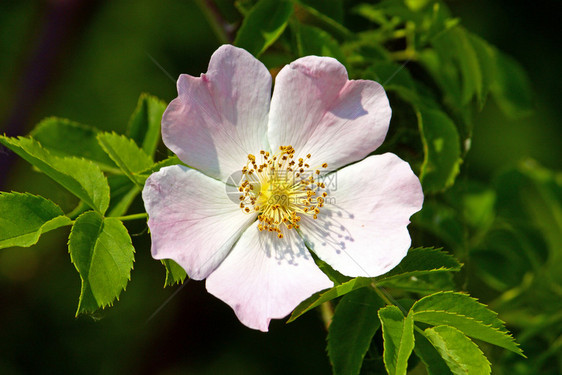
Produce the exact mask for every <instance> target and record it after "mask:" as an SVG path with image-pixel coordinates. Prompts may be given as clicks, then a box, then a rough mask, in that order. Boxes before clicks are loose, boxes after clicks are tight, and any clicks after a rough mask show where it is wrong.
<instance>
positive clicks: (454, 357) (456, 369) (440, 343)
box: [424, 325, 492, 375]
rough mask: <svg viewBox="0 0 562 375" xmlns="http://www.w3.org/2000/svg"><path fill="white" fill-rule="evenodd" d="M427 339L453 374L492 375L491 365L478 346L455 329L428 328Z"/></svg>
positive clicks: (426, 331) (442, 326)
mask: <svg viewBox="0 0 562 375" xmlns="http://www.w3.org/2000/svg"><path fill="white" fill-rule="evenodd" d="M424 335H425V337H426V338H427V339H428V340H429V341H430V342H431V344H432V345H433V346H434V347H435V349H437V351H438V352H439V354H441V357H442V358H443V359H444V360H445V362H446V363H447V366H449V369H450V370H451V372H452V373H453V374H459V375H461V374H462V375H466V374H482V375H484V374H490V373H491V371H492V370H491V368H490V363H489V362H488V360H487V359H486V356H484V354H483V353H482V352H481V351H480V349H479V348H478V346H477V345H476V344H475V343H473V342H472V341H471V340H470V339H469V338H468V337H466V336H465V335H464V334H463V333H462V332H461V331H459V330H458V329H456V328H454V327H449V326H445V325H441V326H437V327H434V328H428V329H426V330H425V331H424Z"/></svg>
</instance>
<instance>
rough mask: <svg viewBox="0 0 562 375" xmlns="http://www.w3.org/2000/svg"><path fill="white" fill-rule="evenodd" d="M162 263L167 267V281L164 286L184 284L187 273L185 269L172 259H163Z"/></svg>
mask: <svg viewBox="0 0 562 375" xmlns="http://www.w3.org/2000/svg"><path fill="white" fill-rule="evenodd" d="M162 264H163V265H164V267H166V281H164V286H172V285H175V284H183V282H184V281H185V278H186V277H187V273H186V272H185V270H184V269H183V268H182V266H180V265H179V264H177V263H176V262H174V261H173V260H171V259H164V260H162Z"/></svg>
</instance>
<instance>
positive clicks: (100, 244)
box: [68, 211, 135, 315]
mask: <svg viewBox="0 0 562 375" xmlns="http://www.w3.org/2000/svg"><path fill="white" fill-rule="evenodd" d="M68 250H69V252H70V259H71V260H72V263H73V264H74V266H75V267H76V269H77V270H78V273H79V274H80V279H81V280H82V287H81V291H80V301H79V303H78V310H77V311H76V315H79V314H83V313H92V312H94V311H96V310H98V309H100V308H104V307H106V306H111V305H112V304H113V302H114V300H115V299H119V295H120V294H121V291H122V290H124V289H125V287H126V286H127V282H128V281H129V279H130V272H131V269H132V268H133V261H134V251H135V249H134V248H133V245H132V243H131V237H129V233H128V232H127V229H126V228H125V226H124V225H123V223H122V222H121V221H120V220H118V219H115V218H103V217H102V216H101V215H100V214H98V213H96V212H93V211H88V212H85V213H84V214H82V215H80V216H79V217H78V219H76V222H75V223H74V226H73V227H72V231H71V232H70V237H69V239H68Z"/></svg>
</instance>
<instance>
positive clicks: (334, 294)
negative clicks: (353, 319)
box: [287, 277, 372, 323]
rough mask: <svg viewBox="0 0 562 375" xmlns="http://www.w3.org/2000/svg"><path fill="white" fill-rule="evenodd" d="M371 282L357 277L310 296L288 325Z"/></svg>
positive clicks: (292, 315)
mask: <svg viewBox="0 0 562 375" xmlns="http://www.w3.org/2000/svg"><path fill="white" fill-rule="evenodd" d="M371 282H372V280H371V279H368V278H365V277H357V278H355V279H351V280H349V281H348V282H345V283H343V284H340V285H336V286H334V287H333V288H330V289H328V290H325V291H322V292H318V293H315V294H313V295H312V296H310V297H309V298H307V299H306V300H304V301H303V302H301V303H300V304H299V305H298V306H297V307H296V308H295V310H293V313H292V314H291V317H290V318H289V320H288V321H287V323H290V322H292V321H294V320H295V319H297V318H298V317H299V316H301V315H302V314H304V313H305V312H307V311H309V310H311V309H313V308H315V307H317V306H320V305H321V304H322V303H324V302H326V301H330V300H333V299H334V298H338V297H341V296H343V295H345V294H347V293H349V292H352V291H354V290H356V289H359V288H363V287H365V286H367V285H369V284H370V283H371Z"/></svg>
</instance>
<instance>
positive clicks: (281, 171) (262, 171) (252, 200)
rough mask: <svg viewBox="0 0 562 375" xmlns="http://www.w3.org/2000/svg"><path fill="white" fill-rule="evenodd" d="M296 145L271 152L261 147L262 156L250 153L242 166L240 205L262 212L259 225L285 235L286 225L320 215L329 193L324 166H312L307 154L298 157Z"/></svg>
mask: <svg viewBox="0 0 562 375" xmlns="http://www.w3.org/2000/svg"><path fill="white" fill-rule="evenodd" d="M294 154H295V149H294V148H293V147H292V146H281V147H279V151H278V152H277V153H275V154H274V155H270V153H269V152H267V151H263V150H261V151H260V154H259V156H258V157H259V159H260V160H258V159H257V158H256V157H255V156H254V155H252V154H249V155H248V162H247V163H246V166H244V167H243V168H242V179H241V182H240V185H239V187H238V191H239V192H240V208H241V209H242V210H243V211H244V212H246V213H251V212H258V213H259V215H258V221H259V222H260V223H259V224H258V229H259V230H260V231H264V230H266V231H269V232H274V233H277V237H279V238H283V233H282V231H281V230H282V228H283V227H286V228H287V229H298V228H299V222H300V221H301V217H302V216H303V215H308V216H310V217H312V218H313V219H317V218H318V214H319V213H320V208H322V206H324V202H325V198H326V196H327V195H328V193H327V192H326V191H325V190H324V189H325V188H326V186H325V184H324V183H323V182H321V181H320V168H327V167H328V164H326V163H324V164H322V166H321V167H319V168H317V169H316V168H311V167H310V165H309V164H308V163H307V161H308V159H310V157H311V155H310V154H308V155H306V158H299V159H298V160H296V159H295V158H294Z"/></svg>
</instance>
